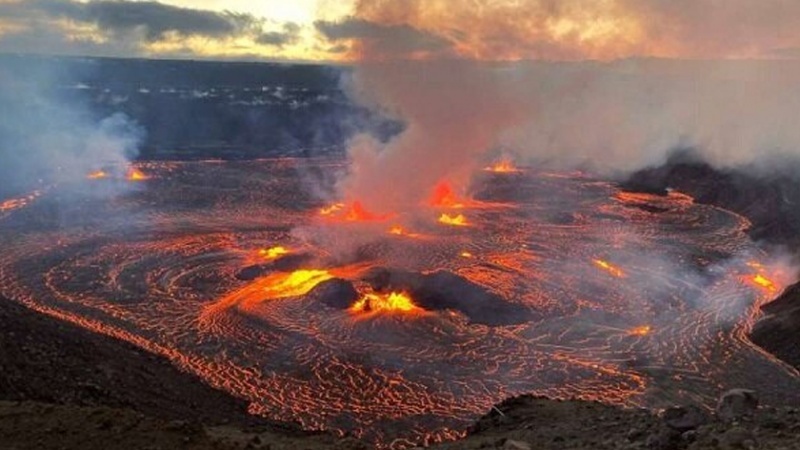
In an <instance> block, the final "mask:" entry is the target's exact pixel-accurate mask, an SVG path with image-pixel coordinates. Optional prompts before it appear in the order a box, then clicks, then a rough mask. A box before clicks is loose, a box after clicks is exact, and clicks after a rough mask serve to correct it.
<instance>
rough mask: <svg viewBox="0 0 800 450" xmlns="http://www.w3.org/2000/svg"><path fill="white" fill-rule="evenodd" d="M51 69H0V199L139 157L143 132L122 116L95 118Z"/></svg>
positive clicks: (122, 165)
mask: <svg viewBox="0 0 800 450" xmlns="http://www.w3.org/2000/svg"><path fill="white" fill-rule="evenodd" d="M45 67H46V68H45ZM54 67H56V66H55V65H53V66H50V65H47V64H43V65H41V67H36V66H35V65H32V66H31V67H30V68H29V69H28V68H26V69H25V70H20V68H19V67H17V68H10V67H6V68H2V67H0V111H1V112H2V116H3V120H2V121H0V159H2V161H3V164H2V165H1V166H0V177H1V178H2V180H3V182H2V185H0V196H6V195H13V194H18V193H20V192H23V191H26V190H30V189H33V188H38V187H42V186H43V185H51V184H55V183H71V182H78V181H83V180H85V179H86V176H87V174H89V173H90V172H93V171H95V170H98V169H100V168H115V169H117V170H125V166H126V165H127V163H128V162H130V161H131V160H132V159H133V158H135V157H136V155H137V154H138V150H139V145H140V143H141V141H142V138H143V133H144V132H143V130H142V129H141V128H140V127H139V126H138V125H136V124H135V123H134V122H132V121H131V120H129V119H128V118H127V117H126V116H125V115H123V114H121V113H116V114H112V115H110V116H108V117H103V116H98V115H97V114H95V113H94V112H93V111H91V109H90V108H89V107H88V106H87V105H85V104H84V103H83V101H84V100H85V99H83V98H81V97H80V96H79V95H75V91H76V88H75V87H70V86H64V85H63V81H62V80H63V79H65V78H67V77H65V74H63V73H57V70H55V69H54ZM89 189H91V190H92V191H93V192H97V189H98V187H97V184H96V183H95V184H94V185H93V186H92V187H91V188H89V187H87V190H89Z"/></svg>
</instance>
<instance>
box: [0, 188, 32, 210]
mask: <svg viewBox="0 0 800 450" xmlns="http://www.w3.org/2000/svg"><path fill="white" fill-rule="evenodd" d="M41 195H42V191H33V192H31V193H30V194H28V195H25V196H22V197H19V198H10V199H8V200H4V201H2V202H0V213H5V212H11V211H14V210H17V209H21V208H24V207H26V206H28V205H29V204H30V203H31V202H32V201H34V200H36V199H37V198H38V197H39V196H41Z"/></svg>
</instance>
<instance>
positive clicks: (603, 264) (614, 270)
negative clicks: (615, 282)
mask: <svg viewBox="0 0 800 450" xmlns="http://www.w3.org/2000/svg"><path fill="white" fill-rule="evenodd" d="M593 262H594V265H595V266H597V267H599V268H601V269H603V270H605V271H606V272H608V273H610V274H611V275H613V276H615V277H617V278H624V277H625V272H623V271H622V269H620V268H619V267H616V266H614V265H612V264H611V263H609V262H608V261H603V260H602V259H595V260H593Z"/></svg>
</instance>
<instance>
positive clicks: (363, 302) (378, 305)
mask: <svg viewBox="0 0 800 450" xmlns="http://www.w3.org/2000/svg"><path fill="white" fill-rule="evenodd" d="M350 311H351V312H353V313H411V314H413V313H420V312H422V311H423V309H422V308H420V307H419V306H417V305H415V304H414V301H413V300H411V297H410V296H409V295H408V294H406V293H404V292H392V293H389V294H366V295H364V296H363V297H361V299H360V300H358V301H357V302H355V303H354V304H353V306H351V307H350Z"/></svg>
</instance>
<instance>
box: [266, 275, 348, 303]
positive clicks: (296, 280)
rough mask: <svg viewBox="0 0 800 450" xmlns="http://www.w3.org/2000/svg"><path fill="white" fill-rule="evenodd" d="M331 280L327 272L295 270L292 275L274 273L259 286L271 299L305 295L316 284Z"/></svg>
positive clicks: (331, 276)
mask: <svg viewBox="0 0 800 450" xmlns="http://www.w3.org/2000/svg"><path fill="white" fill-rule="evenodd" d="M331 278H333V275H332V274H331V273H330V272H328V271H327V270H297V271H294V272H292V273H276V274H272V275H269V276H267V277H265V278H264V279H263V280H262V281H260V282H259V284H261V285H263V286H264V290H265V291H266V292H267V294H268V295H269V296H270V297H271V298H281V297H295V296H298V295H305V294H307V293H308V292H309V291H311V290H312V289H314V287H316V286H317V285H318V284H320V283H322V282H323V281H327V280H330V279H331Z"/></svg>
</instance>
